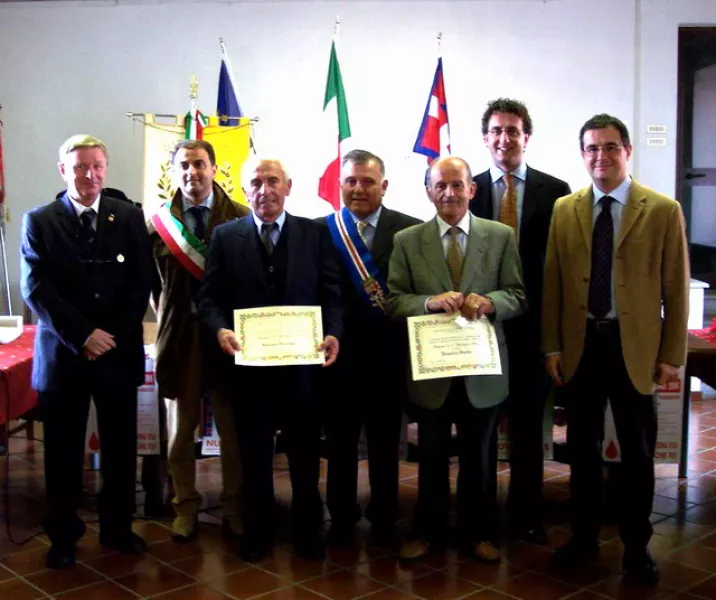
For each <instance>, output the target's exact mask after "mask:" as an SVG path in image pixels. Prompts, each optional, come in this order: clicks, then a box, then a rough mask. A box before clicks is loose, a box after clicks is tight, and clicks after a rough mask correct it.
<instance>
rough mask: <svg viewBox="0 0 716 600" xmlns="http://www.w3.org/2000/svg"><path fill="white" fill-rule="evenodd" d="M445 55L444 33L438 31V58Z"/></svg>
mask: <svg viewBox="0 0 716 600" xmlns="http://www.w3.org/2000/svg"><path fill="white" fill-rule="evenodd" d="M442 55H443V32H442V31H438V58H440V57H442Z"/></svg>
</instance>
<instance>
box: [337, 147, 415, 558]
mask: <svg viewBox="0 0 716 600" xmlns="http://www.w3.org/2000/svg"><path fill="white" fill-rule="evenodd" d="M342 162H343V164H342V169H341V195H342V198H343V204H344V207H343V208H342V209H341V210H340V211H338V212H336V213H334V214H332V215H329V216H328V217H326V223H327V224H328V227H329V229H330V231H331V237H332V239H333V243H334V245H335V246H336V249H337V250H338V254H339V256H340V258H341V261H340V263H341V267H342V268H341V284H342V285H341V298H342V299H343V306H344V308H345V310H346V317H345V332H344V340H343V346H342V352H341V355H340V357H339V359H338V362H337V364H336V369H333V370H330V371H328V372H327V374H326V375H327V382H326V383H327V386H326V392H325V394H324V396H325V408H324V428H325V431H326V436H327V440H328V481H327V501H328V509H329V511H330V514H331V528H330V530H329V533H328V542H329V543H330V544H331V545H334V546H345V545H348V544H350V543H351V542H352V541H353V538H354V536H355V524H356V523H357V522H358V521H359V520H360V518H361V515H362V511H361V508H360V506H358V503H357V501H356V495H357V476H358V439H359V436H360V432H361V428H363V427H365V435H366V441H367V445H368V459H369V472H370V486H371V500H370V504H369V506H368V508H367V510H366V517H367V518H368V519H369V520H370V522H371V536H372V538H373V541H374V542H376V543H379V544H381V545H392V544H393V543H395V542H396V541H397V539H398V538H397V536H396V529H395V522H396V520H397V518H398V458H399V457H398V451H399V441H400V424H401V414H402V408H403V405H404V401H405V395H406V392H405V368H406V364H405V357H406V356H407V342H406V339H407V338H406V330H405V323H397V322H395V321H390V320H389V319H388V317H387V315H386V313H385V308H386V305H385V299H386V296H387V293H388V290H387V287H386V284H385V281H386V279H387V277H388V262H389V260H390V253H391V251H392V249H393V236H394V235H395V234H396V233H397V232H398V231H400V230H402V229H405V228H406V227H410V226H411V225H417V224H418V223H420V222H421V221H419V220H418V219H415V218H413V217H410V216H408V215H405V214H403V213H400V212H397V211H394V210H390V209H388V208H386V207H384V206H383V205H382V201H383V196H384V195H385V191H386V190H387V188H388V180H387V179H385V165H384V164H383V161H382V160H381V159H380V158H379V157H378V156H376V155H374V154H372V153H370V152H367V151H365V150H353V151H352V152H349V153H348V154H346V155H345V156H344V157H343V161H342Z"/></svg>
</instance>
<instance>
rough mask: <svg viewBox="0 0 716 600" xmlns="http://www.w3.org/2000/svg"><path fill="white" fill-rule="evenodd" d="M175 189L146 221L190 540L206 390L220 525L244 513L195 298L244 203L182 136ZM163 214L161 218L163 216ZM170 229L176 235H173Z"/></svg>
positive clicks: (181, 512) (227, 412) (227, 418)
mask: <svg viewBox="0 0 716 600" xmlns="http://www.w3.org/2000/svg"><path fill="white" fill-rule="evenodd" d="M172 168H173V171H172V172H173V176H174V179H175V184H176V186H177V192H176V194H175V195H174V198H173V199H172V200H171V202H170V203H168V204H167V205H165V206H163V207H162V208H161V209H160V211H159V213H158V214H157V215H154V216H153V217H152V219H151V220H150V222H149V231H150V234H151V239H152V249H153V252H154V260H155V262H156V265H157V272H158V277H157V281H156V282H155V285H154V289H153V291H152V302H153V305H154V307H155V309H156V312H157V321H158V328H157V342H156V348H157V359H156V369H155V371H156V377H157V384H158V385H159V396H160V397H161V398H166V399H168V402H167V413H168V420H169V422H170V423H171V425H172V426H170V427H169V471H170V473H171V476H172V479H173V482H174V492H175V496H174V498H173V500H172V504H173V505H174V510H175V511H176V518H175V519H174V523H173V524H172V537H173V539H174V541H176V542H187V541H191V540H193V539H194V538H196V535H197V531H198V530H197V511H198V510H199V508H201V503H202V498H201V495H200V494H199V492H197V490H196V464H195V455H194V453H195V450H194V441H195V435H196V428H197V427H198V426H199V422H200V420H201V405H202V401H203V398H204V396H205V395H207V394H210V395H211V407H212V412H213V415H214V422H215V424H216V427H217V429H218V432H219V436H220V437H221V475H222V479H223V482H222V483H223V491H222V493H221V496H220V498H221V503H222V505H223V510H224V516H223V520H222V531H223V533H224V535H226V536H227V537H229V538H233V537H237V536H239V535H240V534H241V533H242V531H243V526H242V523H241V516H240V511H239V502H240V498H239V496H240V493H241V482H242V471H241V463H240V461H239V449H238V443H237V440H236V432H235V429H234V417H233V412H232V408H231V403H230V400H229V399H228V397H227V395H226V393H224V392H222V390H221V389H220V386H219V385H218V377H217V372H216V371H217V364H218V362H219V360H218V359H220V357H221V354H220V352H219V351H218V349H217V348H216V341H215V338H214V335H213V333H212V332H211V331H209V330H208V328H206V327H205V326H204V325H203V324H202V323H201V321H200V319H199V315H198V313H197V309H196V304H195V296H196V293H197V292H198V290H199V286H200V284H201V279H202V278H203V256H201V257H200V258H199V257H198V256H197V255H201V254H202V253H203V254H205V253H206V251H207V246H208V242H209V239H210V237H211V233H212V231H213V230H214V228H215V227H216V226H217V225H220V224H221V223H225V222H227V221H231V220H233V219H237V218H239V217H243V216H245V215H247V214H248V213H249V209H248V207H246V206H242V205H241V204H238V203H236V202H234V201H232V200H231V199H230V198H229V197H228V196H227V195H226V193H225V192H224V190H223V189H222V188H221V187H220V186H219V185H218V184H217V183H216V182H215V181H214V177H215V175H216V156H215V154H214V148H213V147H212V146H211V144H209V143H208V142H205V141H204V140H191V141H189V140H182V141H180V142H178V143H177V145H176V147H175V149H174V152H173V154H172ZM159 217H161V218H159ZM172 232H173V234H174V235H173V236H172V235H171V234H172Z"/></svg>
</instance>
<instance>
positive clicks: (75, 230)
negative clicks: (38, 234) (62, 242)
mask: <svg viewBox="0 0 716 600" xmlns="http://www.w3.org/2000/svg"><path fill="white" fill-rule="evenodd" d="M55 214H56V216H57V222H58V223H59V224H60V226H61V227H62V229H64V230H65V233H67V235H68V237H69V238H70V239H71V240H72V241H73V242H74V243H75V244H78V245H79V239H78V235H79V231H80V220H79V217H78V216H77V213H76V212H75V208H74V206H72V204H71V203H70V199H69V198H68V197H67V194H66V193H65V194H64V195H63V196H61V197H60V199H59V200H56V202H55Z"/></svg>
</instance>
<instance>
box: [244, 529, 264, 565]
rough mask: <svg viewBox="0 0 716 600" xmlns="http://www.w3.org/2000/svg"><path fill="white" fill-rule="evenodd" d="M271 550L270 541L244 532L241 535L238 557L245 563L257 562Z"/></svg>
mask: <svg viewBox="0 0 716 600" xmlns="http://www.w3.org/2000/svg"><path fill="white" fill-rule="evenodd" d="M270 550H271V543H270V542H269V541H267V540H265V539H261V538H258V537H256V536H252V535H247V534H244V535H243V536H242V537H241V544H240V548H239V558H241V560H243V561H244V562H247V563H257V562H259V561H260V560H262V559H263V558H264V557H265V556H266V555H267V554H268V553H269V551H270Z"/></svg>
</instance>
